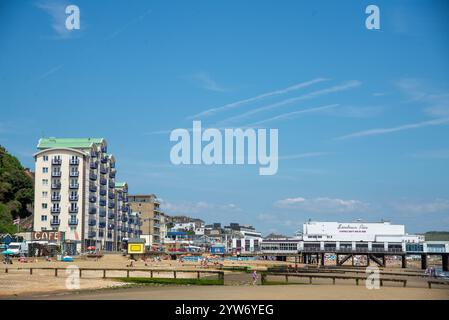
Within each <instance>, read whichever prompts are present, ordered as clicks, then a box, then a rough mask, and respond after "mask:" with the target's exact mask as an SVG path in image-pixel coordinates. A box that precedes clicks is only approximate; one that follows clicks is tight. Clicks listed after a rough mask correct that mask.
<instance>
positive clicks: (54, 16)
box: [36, 0, 74, 39]
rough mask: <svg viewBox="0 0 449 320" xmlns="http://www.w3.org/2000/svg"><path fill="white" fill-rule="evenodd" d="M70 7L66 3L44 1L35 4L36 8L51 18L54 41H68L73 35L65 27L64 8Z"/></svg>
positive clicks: (53, 0)
mask: <svg viewBox="0 0 449 320" xmlns="http://www.w3.org/2000/svg"><path fill="white" fill-rule="evenodd" d="M68 5H70V3H68V2H67V1H55V0H46V1H40V2H37V3H36V7H38V8H39V9H41V10H43V11H45V12H46V13H47V14H48V15H49V16H50V18H51V20H52V21H51V27H52V29H53V30H54V31H55V33H56V35H57V37H56V39H69V38H70V37H71V36H72V35H73V34H74V33H73V32H71V31H70V30H68V29H67V28H66V26H65V21H66V18H67V15H66V13H65V9H66V7H67V6H68Z"/></svg>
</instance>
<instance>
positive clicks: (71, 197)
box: [69, 195, 78, 201]
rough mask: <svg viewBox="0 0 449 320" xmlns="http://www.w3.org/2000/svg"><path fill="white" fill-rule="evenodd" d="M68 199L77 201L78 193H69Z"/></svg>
mask: <svg viewBox="0 0 449 320" xmlns="http://www.w3.org/2000/svg"><path fill="white" fill-rule="evenodd" d="M69 200H70V201H78V195H70V196H69Z"/></svg>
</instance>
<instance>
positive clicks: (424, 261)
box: [421, 254, 427, 270]
mask: <svg viewBox="0 0 449 320" xmlns="http://www.w3.org/2000/svg"><path fill="white" fill-rule="evenodd" d="M421 269H423V270H426V269H427V254H422V255H421Z"/></svg>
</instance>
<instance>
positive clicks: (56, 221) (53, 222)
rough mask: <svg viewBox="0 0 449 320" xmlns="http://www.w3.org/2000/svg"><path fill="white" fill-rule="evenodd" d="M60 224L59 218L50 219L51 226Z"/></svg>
mask: <svg viewBox="0 0 449 320" xmlns="http://www.w3.org/2000/svg"><path fill="white" fill-rule="evenodd" d="M60 224H61V220H59V219H58V220H51V221H50V225H52V226H59V225H60Z"/></svg>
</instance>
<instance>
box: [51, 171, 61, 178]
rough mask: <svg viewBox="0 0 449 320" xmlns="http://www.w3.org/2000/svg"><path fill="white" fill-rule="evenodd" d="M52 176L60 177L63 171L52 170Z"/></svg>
mask: <svg viewBox="0 0 449 320" xmlns="http://www.w3.org/2000/svg"><path fill="white" fill-rule="evenodd" d="M51 176H52V177H60V176H61V171H52V172H51Z"/></svg>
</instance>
